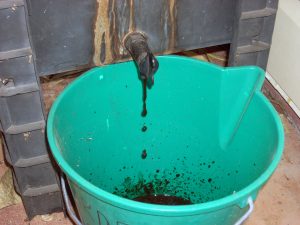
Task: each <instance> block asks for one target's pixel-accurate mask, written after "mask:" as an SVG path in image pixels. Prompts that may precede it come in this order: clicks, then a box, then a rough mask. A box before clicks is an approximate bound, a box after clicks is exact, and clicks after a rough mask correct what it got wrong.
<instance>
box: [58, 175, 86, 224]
mask: <svg viewBox="0 0 300 225" xmlns="http://www.w3.org/2000/svg"><path fill="white" fill-rule="evenodd" d="M60 182H61V189H62V194H63V197H64V201H65V204H66V209H67V212H68V214H69V216H70V217H71V219H72V221H73V222H74V223H75V224H76V225H83V224H82V223H81V222H80V220H79V219H78V218H77V216H76V214H75V213H74V209H73V207H72V206H71V204H70V199H69V195H68V193H67V189H66V182H65V178H64V175H61V176H60Z"/></svg>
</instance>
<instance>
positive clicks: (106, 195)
mask: <svg viewBox="0 0 300 225" xmlns="http://www.w3.org/2000/svg"><path fill="white" fill-rule="evenodd" d="M157 58H158V59H167V60H178V59H180V60H181V61H182V60H185V61H191V62H196V63H197V64H199V63H200V64H203V65H205V66H209V67H212V68H215V69H217V70H228V69H230V68H232V67H227V68H223V67H220V66H217V65H214V64H211V63H208V62H204V61H200V60H197V59H191V58H188V57H183V56H173V55H169V56H159V57H157ZM123 63H132V64H133V62H132V61H130V62H123ZM113 66H114V65H113ZM101 68H102V67H96V68H93V69H91V70H88V71H86V72H84V73H83V74H82V75H81V76H80V77H78V78H77V79H75V80H74V81H73V82H72V83H70V84H69V85H68V86H67V87H66V88H65V89H64V91H62V92H61V93H60V94H59V96H58V97H57V98H56V100H55V102H54V103H53V105H52V107H51V109H50V112H49V115H48V119H47V138H48V142H49V146H50V149H51V153H52V155H53V156H54V158H55V160H56V162H57V164H58V165H59V167H60V168H61V169H62V171H63V172H64V173H65V174H66V175H67V178H68V180H69V181H71V182H72V183H73V184H75V185H76V186H77V187H78V188H80V189H81V190H83V191H85V192H87V193H88V194H90V195H92V196H93V197H94V198H96V199H98V200H100V201H103V202H105V203H107V204H110V205H113V206H115V207H118V208H122V209H125V210H128V211H133V212H139V213H142V214H150V215H159V216H174V217H177V216H190V215H196V214H199V213H203V212H210V211H214V210H217V209H222V208H225V207H228V206H232V205H239V206H241V207H244V206H246V201H247V199H248V197H249V196H252V197H253V199H255V198H256V194H257V192H258V190H259V188H260V187H261V186H262V185H263V184H264V183H265V182H266V181H267V180H268V179H269V177H270V176H271V175H272V173H273V172H274V171H275V169H276V167H277V165H278V164H279V162H280V158H281V155H282V153H283V149H284V130H283V125H282V122H281V119H280V117H279V115H278V113H277V112H276V110H275V109H274V107H273V106H272V104H271V103H270V102H269V100H268V99H267V98H266V97H265V96H264V95H263V94H262V93H261V91H260V90H257V91H255V95H256V96H257V97H258V98H259V99H260V101H263V103H264V104H265V105H266V106H267V108H268V110H269V113H270V114H271V116H272V118H273V121H274V123H275V125H276V131H277V137H278V143H277V146H276V150H275V155H274V157H273V160H272V162H271V163H270V164H269V166H268V167H267V169H266V170H265V171H264V172H263V173H262V174H261V175H260V176H259V177H258V178H257V179H256V180H254V181H253V182H252V183H251V184H249V185H248V186H246V187H244V188H243V189H241V190H239V191H237V192H236V193H235V194H232V195H228V196H225V197H223V198H220V199H216V200H213V201H209V202H205V203H198V204H192V205H184V206H166V205H157V204H149V203H142V202H137V201H133V200H130V199H126V198H123V197H120V196H117V195H114V194H112V193H110V192H108V191H105V190H103V189H101V188H99V187H97V186H95V185H93V184H92V183H90V182H89V181H87V180H86V179H84V178H83V177H82V176H80V175H79V174H78V173H77V172H76V171H75V170H74V169H73V168H72V167H71V166H70V165H69V164H68V163H67V161H66V160H65V159H64V158H63V157H62V155H61V151H60V149H59V147H58V146H57V145H56V141H55V136H54V134H53V128H54V127H53V124H54V123H53V122H54V118H55V113H56V110H57V108H58V107H59V105H60V102H61V101H62V99H63V98H64V96H65V95H66V93H68V92H69V91H70V90H71V89H72V88H73V87H74V86H75V85H78V84H79V83H80V81H81V80H83V79H85V77H87V76H89V75H91V74H93V73H95V72H97V71H98V70H99V69H101ZM239 68H247V69H254V70H257V71H258V72H259V73H260V75H261V76H264V73H265V72H264V71H263V70H262V69H260V68H259V67H256V66H242V67H239Z"/></svg>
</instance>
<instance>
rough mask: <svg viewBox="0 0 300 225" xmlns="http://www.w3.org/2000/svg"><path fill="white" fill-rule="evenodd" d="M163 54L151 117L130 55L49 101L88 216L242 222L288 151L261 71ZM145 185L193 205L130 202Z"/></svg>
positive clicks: (54, 134) (54, 140)
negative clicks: (264, 91) (265, 93)
mask: <svg viewBox="0 0 300 225" xmlns="http://www.w3.org/2000/svg"><path fill="white" fill-rule="evenodd" d="M158 60H159V65H160V67H159V70H158V72H157V73H156V75H155V85H154V86H153V87H152V89H151V90H149V91H148V99H147V107H148V115H147V116H146V117H142V116H141V111H142V84H141V81H140V80H139V79H138V76H137V71H136V67H135V65H134V63H133V62H125V63H119V64H114V65H108V66H103V67H101V68H94V69H92V70H90V71H88V72H86V73H84V74H83V75H82V76H81V77H79V78H78V79H76V80H75V81H74V82H73V83H72V84H70V85H69V86H68V87H67V88H66V89H65V90H64V91H63V92H62V93H61V94H60V96H59V97H58V98H57V100H56V101H55V103H54V104H53V106H52V109H51V111H50V114H49V118H48V126H47V135H48V139H49V143H50V147H51V151H52V153H53V155H54V158H55V160H56V161H57V163H58V165H59V166H60V167H61V169H62V170H63V172H64V173H65V174H66V176H67V179H68V182H69V184H70V187H71V191H72V195H73V197H74V199H75V203H76V207H77V209H78V212H79V215H80V218H81V221H82V224H85V225H96V224H101V225H103V224H105V225H108V224H110V225H113V224H115V225H154V224H155V225H157V224H160V225H171V224H172V225H187V224H190V225H200V224H203V225H210V224H220V225H226V224H235V223H236V224H240V223H241V222H242V221H243V220H244V219H245V218H246V217H247V216H248V215H249V213H250V211H251V210H252V205H251V207H250V209H249V206H247V205H248V203H250V204H252V201H251V199H253V200H254V199H255V198H256V195H257V193H258V191H259V189H260V188H261V187H262V185H263V184H264V183H265V182H266V181H267V179H268V178H269V177H270V176H271V174H272V173H273V171H274V170H275V168H276V166H277V164H278V163H279V160H280V157H281V155H282V151H283V142H284V141H283V139H284V134H283V128H282V124H281V121H280V118H279V116H278V115H277V113H276V111H275V110H274V108H273V107H272V105H271V104H270V102H269V101H268V100H267V99H266V98H265V97H264V96H263V94H262V93H261V91H260V89H261V86H262V83H263V80H264V71H262V70H261V69H259V68H258V67H253V66H247V67H236V68H222V67H218V66H215V65H212V64H209V63H206V62H201V61H198V60H194V59H189V58H185V57H178V56H162V57H158ZM146 128H147V129H146ZM149 187H151V190H152V192H153V194H157V195H161V194H165V195H171V196H177V197H181V198H185V199H190V200H191V202H193V203H194V204H192V205H182V206H167V205H158V204H149V203H142V202H137V201H133V200H131V199H133V198H136V197H138V196H143V195H146V194H147V188H148V189H149ZM241 217H242V218H241ZM237 221H238V222H237ZM78 223H79V222H78Z"/></svg>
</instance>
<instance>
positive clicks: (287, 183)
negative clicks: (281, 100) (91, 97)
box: [0, 49, 300, 225]
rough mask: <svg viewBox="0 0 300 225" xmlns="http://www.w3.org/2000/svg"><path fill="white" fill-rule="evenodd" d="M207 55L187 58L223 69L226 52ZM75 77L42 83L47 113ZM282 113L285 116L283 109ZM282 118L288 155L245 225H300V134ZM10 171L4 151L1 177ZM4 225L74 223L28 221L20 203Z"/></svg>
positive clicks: (55, 217)
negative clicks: (206, 62) (4, 158)
mask: <svg viewBox="0 0 300 225" xmlns="http://www.w3.org/2000/svg"><path fill="white" fill-rule="evenodd" d="M207 52H208V54H205V55H204V54H203V50H199V52H196V54H194V53H183V54H184V55H188V56H192V57H195V58H198V59H202V60H209V61H211V62H213V63H217V64H219V65H225V64H226V60H224V58H225V57H226V52H225V51H224V50H221V51H217V52H215V50H214V49H209V50H208V51H206V53H207ZM211 52H212V53H211ZM75 77H76V76H67V77H66V78H64V79H61V78H54V79H49V78H47V79H44V80H42V88H43V91H44V99H45V105H46V111H48V109H49V107H50V106H51V104H52V102H53V100H54V99H55V98H56V96H57V94H58V93H59V92H60V91H61V90H63V88H64V87H65V86H66V85H67V84H68V83H69V82H71V81H72V80H73V79H74V78H75ZM272 101H274V100H272ZM273 103H274V102H273ZM276 108H277V109H278V107H276ZM278 112H279V113H280V114H281V113H283V112H282V110H280V109H279V110H278ZM281 118H282V122H283V124H284V128H285V150H284V155H283V157H282V160H281V162H280V164H279V166H278V168H277V169H276V171H275V173H274V174H273V176H272V177H271V179H270V180H269V181H268V183H267V184H266V185H265V186H264V187H263V188H262V190H261V192H260V193H259V196H258V199H257V200H256V202H255V209H254V212H253V214H252V215H251V217H250V218H249V219H248V221H247V222H246V223H245V225H299V224H300V133H299V131H298V130H297V129H295V127H294V126H293V125H292V124H291V123H290V122H289V120H288V119H287V118H286V117H285V116H284V115H283V114H281ZM7 169H8V168H7V166H6V165H5V163H4V161H3V156H2V155H1V149H0V177H1V176H2V175H3V174H4V172H5V171H6V170H7ZM0 225H72V223H71V222H70V220H69V219H68V218H65V217H64V214H63V213H55V214H52V215H50V216H36V217H35V218H34V219H33V220H32V221H27V219H26V214H25V211H24V208H23V205H22V203H19V204H16V205H13V206H9V207H6V208H3V209H1V210H0Z"/></svg>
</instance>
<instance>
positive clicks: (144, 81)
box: [142, 79, 147, 117]
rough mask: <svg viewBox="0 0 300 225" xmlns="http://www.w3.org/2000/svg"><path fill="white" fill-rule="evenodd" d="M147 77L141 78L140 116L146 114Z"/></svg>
mask: <svg viewBox="0 0 300 225" xmlns="http://www.w3.org/2000/svg"><path fill="white" fill-rule="evenodd" d="M146 100H147V79H144V80H143V111H142V117H145V116H147V104H146Z"/></svg>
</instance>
